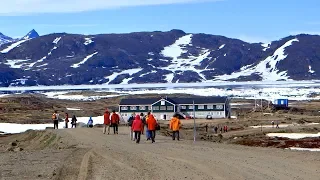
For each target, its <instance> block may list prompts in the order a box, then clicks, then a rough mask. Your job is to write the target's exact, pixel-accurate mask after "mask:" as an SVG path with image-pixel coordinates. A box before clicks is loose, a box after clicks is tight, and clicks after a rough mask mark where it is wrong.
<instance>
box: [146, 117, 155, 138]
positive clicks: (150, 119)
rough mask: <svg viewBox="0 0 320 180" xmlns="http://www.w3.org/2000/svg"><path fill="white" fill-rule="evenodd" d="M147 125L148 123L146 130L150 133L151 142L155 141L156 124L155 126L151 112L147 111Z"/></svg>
mask: <svg viewBox="0 0 320 180" xmlns="http://www.w3.org/2000/svg"><path fill="white" fill-rule="evenodd" d="M147 125H148V130H149V131H150V133H151V140H152V143H154V142H155V140H154V139H155V137H156V126H157V121H156V119H155V118H154V116H153V115H152V114H151V112H148V119H147Z"/></svg>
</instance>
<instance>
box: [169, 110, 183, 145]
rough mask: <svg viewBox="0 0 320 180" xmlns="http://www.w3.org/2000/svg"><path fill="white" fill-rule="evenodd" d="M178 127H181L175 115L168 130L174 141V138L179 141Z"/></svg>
mask: <svg viewBox="0 0 320 180" xmlns="http://www.w3.org/2000/svg"><path fill="white" fill-rule="evenodd" d="M180 127H181V121H180V119H179V118H178V116H177V115H176V114H175V115H174V116H173V117H172V119H171V121H170V129H171V130H172V140H176V137H177V140H178V141H180V133H179V130H180Z"/></svg>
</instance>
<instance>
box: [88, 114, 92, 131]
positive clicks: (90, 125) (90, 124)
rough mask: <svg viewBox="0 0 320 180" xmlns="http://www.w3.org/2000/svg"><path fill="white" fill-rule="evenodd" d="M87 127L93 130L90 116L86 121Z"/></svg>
mask: <svg viewBox="0 0 320 180" xmlns="http://www.w3.org/2000/svg"><path fill="white" fill-rule="evenodd" d="M87 127H89V128H93V119H92V117H91V116H90V118H89V121H88V123H87Z"/></svg>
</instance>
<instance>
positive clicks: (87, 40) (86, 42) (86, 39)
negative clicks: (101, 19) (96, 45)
mask: <svg viewBox="0 0 320 180" xmlns="http://www.w3.org/2000/svg"><path fill="white" fill-rule="evenodd" d="M84 40H85V42H84V43H83V44H84V45H86V46H87V45H89V44H91V43H93V42H94V41H93V40H92V38H84Z"/></svg>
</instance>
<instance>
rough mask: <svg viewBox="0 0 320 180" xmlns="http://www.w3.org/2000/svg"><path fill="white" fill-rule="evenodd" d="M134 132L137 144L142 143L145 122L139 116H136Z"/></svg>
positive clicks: (133, 125)
mask: <svg viewBox="0 0 320 180" xmlns="http://www.w3.org/2000/svg"><path fill="white" fill-rule="evenodd" d="M131 129H132V131H133V132H134V138H135V139H136V143H137V144H139V143H140V138H141V131H142V129H143V122H142V120H141V117H140V116H139V115H136V117H135V118H134V121H133V123H132V127H131Z"/></svg>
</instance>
